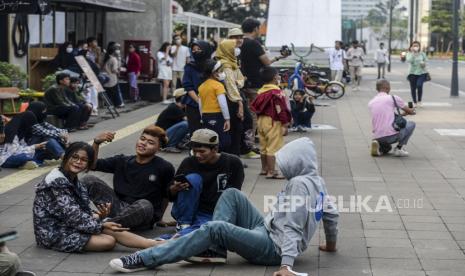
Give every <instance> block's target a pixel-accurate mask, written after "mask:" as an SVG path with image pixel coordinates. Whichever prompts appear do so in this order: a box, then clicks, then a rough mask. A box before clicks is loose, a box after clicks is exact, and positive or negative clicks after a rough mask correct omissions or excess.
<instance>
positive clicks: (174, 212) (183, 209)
mask: <svg viewBox="0 0 465 276" xmlns="http://www.w3.org/2000/svg"><path fill="white" fill-rule="evenodd" d="M186 178H187V180H188V181H189V183H190V184H191V187H190V188H189V190H186V191H182V192H179V193H178V197H177V199H176V201H175V202H174V204H173V208H172V209H171V216H172V217H173V218H174V219H176V222H177V223H178V224H190V225H191V226H190V227H187V228H185V229H182V230H181V231H179V232H178V233H177V235H179V236H183V235H186V234H189V233H190V232H192V231H194V230H196V229H199V228H200V226H202V224H205V223H207V222H209V221H211V220H212V218H213V215H212V214H209V213H205V212H202V211H199V210H198V207H199V199H200V194H201V193H202V188H203V182H202V177H201V176H200V175H199V174H196V173H193V174H188V175H187V176H186Z"/></svg>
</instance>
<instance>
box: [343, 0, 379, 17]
mask: <svg viewBox="0 0 465 276" xmlns="http://www.w3.org/2000/svg"><path fill="white" fill-rule="evenodd" d="M380 2H381V0H341V5H342V6H341V11H342V17H343V18H345V19H353V20H357V19H361V18H362V16H363V17H365V16H367V15H368V12H369V11H370V10H371V9H373V8H375V6H376V4H378V3H380Z"/></svg>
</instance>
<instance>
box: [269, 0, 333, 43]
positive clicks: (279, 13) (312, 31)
mask: <svg viewBox="0 0 465 276" xmlns="http://www.w3.org/2000/svg"><path fill="white" fill-rule="evenodd" d="M338 39H341V0H326V1H322V0H270V7H269V16H268V31H267V36H266V46H267V47H280V46H281V45H289V44H290V43H291V42H292V43H294V45H295V46H297V47H308V46H309V45H310V44H311V43H313V44H315V45H316V46H319V47H330V46H333V45H334V41H335V40H338Z"/></svg>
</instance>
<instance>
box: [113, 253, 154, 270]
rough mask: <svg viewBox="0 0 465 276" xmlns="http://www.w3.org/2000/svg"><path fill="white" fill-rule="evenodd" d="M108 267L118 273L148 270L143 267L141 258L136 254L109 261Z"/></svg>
mask: <svg viewBox="0 0 465 276" xmlns="http://www.w3.org/2000/svg"><path fill="white" fill-rule="evenodd" d="M110 267H111V268H113V269H114V270H117V271H119V272H126V273H129V272H136V271H141V270H146V269H148V267H146V266H145V265H144V262H143V261H142V258H141V257H140V255H139V253H137V252H136V253H133V254H131V255H127V256H123V257H121V258H119V259H113V260H111V261H110Z"/></svg>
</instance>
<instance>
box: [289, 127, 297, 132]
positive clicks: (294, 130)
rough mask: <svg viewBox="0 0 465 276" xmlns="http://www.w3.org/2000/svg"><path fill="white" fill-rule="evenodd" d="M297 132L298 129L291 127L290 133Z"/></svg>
mask: <svg viewBox="0 0 465 276" xmlns="http://www.w3.org/2000/svg"><path fill="white" fill-rule="evenodd" d="M296 131H297V128H296V127H290V128H289V132H296Z"/></svg>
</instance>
